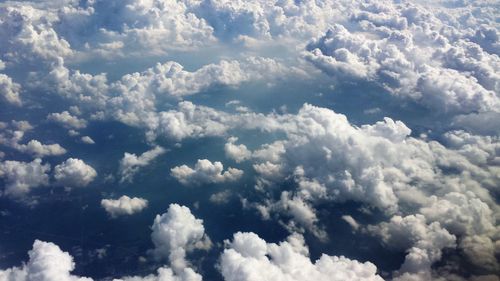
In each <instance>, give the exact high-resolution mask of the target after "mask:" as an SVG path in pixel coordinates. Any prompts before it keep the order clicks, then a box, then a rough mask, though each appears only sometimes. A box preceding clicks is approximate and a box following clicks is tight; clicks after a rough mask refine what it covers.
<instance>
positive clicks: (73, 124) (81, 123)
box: [47, 111, 87, 129]
mask: <svg viewBox="0 0 500 281" xmlns="http://www.w3.org/2000/svg"><path fill="white" fill-rule="evenodd" d="M47 120H49V121H53V122H56V123H58V124H61V125H62V126H64V127H65V128H67V129H83V128H85V127H87V121H85V120H84V119H79V118H78V117H76V116H73V115H71V114H70V113H69V112H68V111H63V112H61V113H51V114H49V115H48V116H47Z"/></svg>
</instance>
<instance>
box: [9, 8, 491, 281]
mask: <svg viewBox="0 0 500 281" xmlns="http://www.w3.org/2000/svg"><path fill="white" fill-rule="evenodd" d="M499 9H500V6H499V4H498V3H497V2H495V1H487V0H485V1H469V0H463V1H447V0H443V1H428V0H420V1H406V0H402V1H385V0H359V1H358V0H356V1H343V0H323V1H316V0H303V1H291V0H270V1H267V0H255V1H230V0H178V1H168V0H155V1H149V0H124V1H122V0H88V1H73V0H60V1H4V2H2V3H0V38H1V40H2V44H0V105H1V107H2V112H1V114H0V115H1V120H0V149H1V151H0V183H1V184H2V187H1V190H0V194H1V195H2V198H1V199H2V200H14V201H16V202H17V201H22V200H19V199H22V198H24V197H26V196H28V195H29V194H30V192H31V191H32V190H33V189H36V188H39V187H46V188H47V189H50V190H51V192H58V191H57V188H59V189H60V188H61V187H65V188H67V189H68V188H74V187H85V186H88V185H90V184H91V183H92V182H94V180H96V178H97V171H96V170H95V169H94V168H93V167H92V166H94V167H96V168H99V169H100V167H103V169H104V170H106V172H105V173H104V172H103V173H102V175H103V183H104V184H109V185H110V186H112V185H113V180H111V179H112V178H113V177H114V175H116V176H117V177H118V178H119V180H118V182H119V183H121V184H122V185H121V187H123V188H128V187H133V185H134V181H133V179H134V176H136V175H137V174H138V173H139V172H141V175H142V173H144V174H146V173H148V176H149V173H150V171H148V169H146V168H145V167H147V166H148V165H151V163H153V161H155V160H156V159H158V158H159V157H160V156H161V155H163V154H165V153H166V152H167V151H173V150H178V151H181V153H180V154H182V151H184V150H183V149H184V147H183V145H184V144H183V142H184V141H187V142H191V141H193V142H194V141H198V142H199V143H197V144H196V145H199V146H200V147H202V148H203V149H207V150H214V151H218V152H219V153H221V154H220V155H217V157H221V158H212V157H214V156H212V155H214V154H212V153H207V154H206V155H190V156H192V157H191V158H185V159H199V160H197V161H196V163H192V165H191V166H190V165H180V164H178V163H179V162H176V164H174V165H172V166H169V167H166V166H165V167H164V165H163V163H165V162H166V161H163V159H162V161H161V165H163V166H162V169H163V171H164V174H163V175H161V176H162V177H166V176H167V177H171V178H173V179H175V180H177V182H178V183H180V184H181V185H183V186H207V188H206V189H205V190H203V191H207V192H208V191H213V193H212V194H211V195H210V196H207V199H208V201H209V202H211V203H213V204H217V206H216V207H221V208H222V207H223V206H225V205H229V204H225V203H228V202H229V199H230V198H233V197H234V198H239V199H240V202H242V205H243V206H242V207H243V211H245V212H252V211H256V214H258V215H260V216H261V218H262V219H263V220H277V221H278V223H279V225H280V226H282V227H283V228H284V229H285V230H287V231H288V232H289V233H290V234H291V236H289V237H288V239H287V240H286V241H283V242H281V243H278V244H276V243H267V242H266V241H265V240H263V239H262V238H260V237H259V236H258V234H255V233H250V232H245V233H243V232H237V233H236V234H234V237H233V239H232V241H226V242H225V247H226V248H225V250H223V252H222V253H221V256H220V259H219V261H218V265H217V268H218V270H219V271H220V273H221V274H222V278H224V279H225V280H227V281H229V280H381V279H382V278H381V277H380V276H379V275H377V274H378V273H380V272H377V267H376V266H375V264H377V262H378V261H377V260H373V261H370V262H364V263H362V262H359V261H356V260H354V259H351V258H349V257H343V256H334V255H327V254H323V255H322V256H321V257H319V258H318V259H317V260H316V261H312V260H311V258H310V255H309V250H308V246H307V245H306V241H305V239H304V237H303V236H302V235H303V234H306V235H305V237H308V239H315V241H316V240H317V241H316V242H318V243H331V242H332V241H333V240H334V239H335V235H336V233H331V232H330V231H329V230H328V229H329V228H328V221H326V220H325V218H327V219H328V220H335V219H338V220H343V221H344V222H345V223H347V224H348V225H350V227H351V229H352V235H353V239H364V237H365V236H369V237H370V239H375V240H377V241H380V242H381V244H382V246H383V247H385V248H387V249H389V250H391V251H394V252H397V253H399V254H404V256H405V258H404V262H402V264H401V265H400V266H399V268H395V269H394V270H392V272H384V274H385V275H383V276H384V277H385V276H387V277H388V278H389V279H393V280H432V279H436V280H441V279H452V280H469V279H470V280H476V279H475V278H477V280H481V278H492V279H493V280H497V279H495V278H496V277H495V275H498V273H499V272H500V262H499V257H500V227H499V226H498V219H499V214H500V206H499V204H498V196H499V194H500V188H499V187H500V129H499V128H500V122H499V120H500V31H499V24H498V11H499ZM299 82H302V83H303V85H304V88H305V89H309V88H311V92H310V93H307V94H310V95H309V96H308V98H307V99H303V97H295V96H293V94H294V93H296V91H295V90H296V89H290V88H287V87H288V85H293V86H295V85H297V84H300V83H299ZM249 85H251V86H252V90H251V91H249V90H248V89H246V90H242V91H241V92H240V91H239V89H242V88H244V87H246V86H249ZM276 85H280V86H279V87H278V86H276ZM311 85H314V87H313V86H311ZM316 86H317V88H315V87H316ZM337 86H340V87H339V88H340V89H347V90H345V93H340V94H338V93H337V92H336V90H337ZM313 88H314V90H313ZM284 89H285V90H284ZM318 89H320V90H318ZM277 91H279V92H283V91H285V92H288V91H289V92H290V94H289V95H288V96H286V99H284V100H280V98H281V97H282V95H276V96H274V95H271V94H269V93H268V92H277ZM300 91H304V90H303V89H300ZM316 91H320V92H316ZM372 91H374V92H377V93H378V94H380V96H377V97H383V98H384V101H383V102H380V103H376V106H377V107H371V104H370V105H369V104H368V103H369V102H367V104H366V108H360V109H359V112H363V114H364V116H361V117H360V116H357V114H358V113H357V112H358V111H357V110H358V109H356V110H351V108H350V106H347V107H349V108H347V109H346V108H342V107H341V105H339V104H342V99H343V97H341V96H340V95H344V97H345V96H349V97H348V98H349V99H352V100H356V101H358V100H359V101H365V100H368V99H370V98H371V96H370V97H369V98H367V97H366V96H364V93H365V92H372ZM235 92H236V93H237V94H241V96H236V97H235V96H232V95H235ZM261 92H266V93H261ZM332 92H333V93H334V94H332ZM285 94H288V93H285ZM230 95H231V97H228V96H230ZM263 95H265V96H263ZM278 96H279V98H278ZM275 97H276V99H275ZM228 100H229V101H228ZM240 100H241V101H240ZM268 101H272V103H270V104H273V106H274V104H276V103H282V106H281V104H280V105H277V107H279V106H281V107H279V110H278V109H269V110H268V109H265V110H263V109H262V108H269V105H268ZM386 101H387V104H386ZM337 102H338V103H337ZM370 102H371V101H370ZM317 104H321V105H322V106H323V107H319V106H316V105H317ZM224 105H226V106H224ZM230 105H236V106H234V107H233V106H230ZM261 106H262V108H261ZM337 106H339V107H340V108H338V109H337V108H336V107H337ZM356 106H357V105H356ZM385 106H387V108H386V107H385ZM352 107H355V106H352ZM250 108H252V109H250ZM395 108H396V109H397V110H395ZM339 112H345V113H346V114H345V115H344V114H340V113H339ZM395 112H397V114H396V113H395ZM359 114H361V113H359ZM385 115H388V117H384V116H385ZM396 115H397V116H396ZM364 117H366V118H364ZM397 119H401V120H402V121H400V120H397ZM16 120H27V121H16ZM359 120H370V121H362V122H360V121H359ZM374 120H375V121H374ZM376 120H379V121H376ZM116 122H120V123H122V124H124V125H126V126H130V127H133V128H134V129H138V130H139V131H140V132H142V133H143V134H144V140H142V142H144V143H147V145H148V146H149V147H151V149H150V150H148V151H145V152H143V153H142V154H135V153H130V152H125V153H124V154H121V153H123V152H124V151H137V150H136V149H134V148H130V149H129V148H124V149H123V150H120V155H119V157H121V156H122V155H123V157H122V158H121V160H120V158H118V159H115V160H114V161H113V162H114V164H109V163H96V162H97V161H99V160H96V158H93V157H95V155H96V154H101V152H102V151H104V150H109V149H110V148H109V147H108V146H107V145H108V140H111V139H112V138H114V137H115V136H114V135H113V134H112V133H110V134H109V135H107V136H105V137H106V138H104V137H102V136H100V135H98V134H99V133H100V132H98V131H93V130H94V126H93V125H94V124H99V125H102V126H103V127H105V126H111V125H113V124H115V125H116ZM366 122H368V123H369V124H364V125H363V124H362V123H366ZM51 130H64V131H65V132H64V136H66V137H67V136H68V135H69V136H70V138H69V139H65V138H64V137H61V136H60V135H59V134H51V133H48V132H50V131H51ZM103 131H105V130H103ZM105 133H108V132H103V134H105ZM118 135H119V134H118ZM90 136H92V138H91V137H90ZM128 136H130V134H129V135H128ZM261 136H262V137H261ZM122 137H123V136H122ZM93 138H95V139H96V140H97V142H96V141H94V139H93ZM123 138H125V137H123ZM207 138H211V139H212V138H213V139H217V141H214V142H213V143H210V144H205V140H206V139H207ZM119 141H121V140H119ZM58 143H61V144H62V145H63V146H64V147H63V146H62V145H60V144H58ZM73 143H76V144H77V145H79V146H80V147H78V148H76V147H75V146H73V145H74V144H73ZM123 143H126V142H125V141H124V142H123ZM207 143H209V142H207ZM214 143H216V144H214ZM91 144H92V145H91ZM101 145H103V146H102V147H101ZM190 145H192V143H190V144H189V145H188V147H190ZM214 146H217V147H216V148H214ZM104 147H105V148H104ZM103 148H104V149H103ZM80 149H81V150H82V151H79V150H80ZM86 149H88V150H86ZM87 151H89V152H90V151H92V153H88V154H87V153H86V152H87ZM178 151H176V152H178ZM193 151H196V152H199V150H193ZM210 152H212V151H210ZM173 154H175V153H173ZM63 155H64V156H65V158H64V159H67V160H65V161H63V160H64V159H61V158H60V157H62V156H63ZM103 155H104V154H103ZM106 155H108V154H106ZM109 155H111V154H109ZM175 155H179V154H175ZM224 156H225V158H224ZM86 157H89V159H87V158H86ZM103 157H104V156H103ZM202 157H207V158H210V159H223V161H222V160H221V161H222V162H224V163H226V160H227V161H229V163H232V164H230V165H231V166H235V167H237V168H234V167H227V168H226V169H224V165H223V164H222V162H219V161H214V162H212V161H210V160H208V159H200V158H202ZM79 158H83V160H82V159H79ZM183 159H184V158H183ZM105 160H108V159H105ZM94 161H96V162H94ZM182 161H183V162H180V163H186V162H189V161H193V160H182ZM86 162H87V163H91V164H92V166H90V165H88V164H87V163H86ZM94 164H95V165H94ZM110 165H111V166H113V167H114V168H113V169H111V170H110V169H109V166H110ZM175 165H179V166H175ZM115 166H116V167H115ZM51 167H53V168H51ZM99 174H100V175H101V172H100V171H99ZM243 175H245V177H243ZM247 175H248V176H247ZM155 176H157V175H155ZM123 183H127V184H123ZM224 184H231V185H235V186H238V187H240V186H241V188H234V189H231V191H229V190H222V191H221V190H215V189H210V188H212V187H213V188H216V186H217V185H224ZM52 187H57V188H56V189H52ZM243 187H248V188H245V189H244V192H243V191H242V190H243ZM251 187H253V189H252V188H251ZM40 191H42V189H40ZM92 192H93V191H92ZM40 193H42V192H40ZM112 194H113V195H110V196H109V197H108V199H102V200H101V201H100V204H101V207H102V208H103V209H104V210H105V211H106V212H107V214H108V215H109V216H110V217H111V218H116V217H118V216H124V218H123V219H127V218H128V219H130V218H129V217H128V215H132V214H135V213H138V212H140V211H142V210H144V209H145V208H146V207H148V208H152V206H151V205H152V204H151V202H152V201H151V200H150V201H148V199H150V198H140V197H147V196H143V195H140V197H133V198H131V197H128V196H126V195H123V196H121V197H119V198H118V199H110V197H114V198H116V197H115V195H114V194H115V193H112ZM41 196H44V195H41ZM89 197H92V196H89ZM191 199H193V201H195V200H196V201H195V203H194V206H196V207H197V208H198V207H199V204H200V203H199V202H198V201H197V200H198V198H194V197H193V198H191ZM203 199H204V198H203ZM68 200H70V199H68ZM162 200H163V198H162ZM168 200H170V199H168V198H167V201H165V202H166V203H167V204H168V203H169V202H168ZM352 202H354V203H355V205H356V206H359V208H358V209H356V210H351V209H344V210H342V214H341V215H339V216H338V217H337V218H336V217H335V216H336V215H335V214H337V213H334V212H333V211H332V210H331V208H333V207H332V206H341V204H339V203H352ZM89 204H90V203H89ZM94 204H97V205H99V202H98V201H97V202H94ZM202 204H203V203H202ZM32 207H33V208H36V206H33V205H32ZM1 211H2V216H3V215H4V214H8V212H7V211H5V212H4V211H3V210H1ZM102 213H104V212H102ZM144 213H146V212H144ZM200 216H201V217H202V216H203V214H200ZM366 217H370V219H368V220H367V219H366ZM221 219H223V218H221ZM109 221H110V222H111V221H112V222H117V221H120V220H109ZM151 229H152V235H151V238H152V243H153V245H154V248H153V249H151V250H150V251H149V254H150V256H149V257H153V258H155V259H156V262H165V261H167V262H168V264H166V265H163V266H161V267H159V268H158V269H157V271H156V273H152V274H150V275H146V276H129V277H123V278H122V279H115V280H117V281H118V280H120V281H144V280H149V281H155V280H158V281H159V280H177V281H181V280H183V281H188V280H191V281H195V280H196V281H200V280H201V279H202V276H201V274H199V273H197V272H201V271H200V270H199V268H197V266H196V265H197V263H191V262H190V261H189V259H188V257H187V256H188V254H189V253H191V252H192V251H194V250H200V249H202V250H208V249H209V248H211V246H212V242H211V241H210V239H209V238H208V234H207V233H210V231H211V230H210V229H206V228H205V226H204V225H203V220H201V219H198V218H196V217H195V216H194V215H193V214H192V213H191V210H190V209H189V208H187V207H185V206H181V205H178V204H171V205H170V206H169V208H168V211H167V212H166V213H164V214H162V215H158V216H157V217H156V218H155V220H154V222H153V225H152V227H151ZM254 232H256V233H259V229H255V230H254ZM230 234H231V233H230ZM230 234H229V235H230ZM210 236H211V237H214V236H212V235H210ZM309 237H310V238H309ZM266 239H267V238H266ZM217 243H222V241H217ZM0 246H1V245H0ZM330 254H331V253H330ZM333 254H335V255H336V253H333ZM195 264H196V265H195ZM74 268H75V264H74V263H73V259H72V257H71V256H70V255H69V254H68V253H66V252H63V251H62V250H61V249H60V248H59V247H58V246H56V245H55V244H52V243H47V242H41V241H39V240H36V241H35V243H34V244H33V249H32V250H31V251H30V252H29V260H28V262H27V263H26V264H23V265H22V266H20V267H13V268H10V269H6V270H3V271H0V280H15V281H24V280H26V281H28V280H30V281H31V280H36V281H39V280H42V281H44V280H61V281H67V280H68V281H69V280H81V281H83V280H91V279H89V278H84V277H78V276H75V275H71V272H72V271H73V270H74ZM155 268H156V267H155ZM492 276H493V277H492ZM440 278H441V279H440Z"/></svg>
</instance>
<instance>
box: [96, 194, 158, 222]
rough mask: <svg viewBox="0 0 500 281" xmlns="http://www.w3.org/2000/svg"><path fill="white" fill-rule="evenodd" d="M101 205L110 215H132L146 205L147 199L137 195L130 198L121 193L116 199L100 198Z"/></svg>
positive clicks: (114, 216) (113, 216)
mask: <svg viewBox="0 0 500 281" xmlns="http://www.w3.org/2000/svg"><path fill="white" fill-rule="evenodd" d="M101 206H102V207H103V208H104V210H106V212H107V213H108V214H109V215H110V216H111V217H112V218H116V217H118V216H123V215H132V214H135V213H138V212H140V211H142V210H143V209H144V208H146V207H147V206H148V200H146V199H143V198H138V197H133V198H130V197H128V196H127V195H123V196H121V197H120V198H118V199H116V200H115V199H102V200H101Z"/></svg>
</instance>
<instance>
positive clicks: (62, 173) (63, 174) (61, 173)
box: [54, 158, 97, 187]
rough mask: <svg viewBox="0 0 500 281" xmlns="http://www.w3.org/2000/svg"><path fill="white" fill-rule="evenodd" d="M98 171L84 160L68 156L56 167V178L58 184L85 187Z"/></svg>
mask: <svg viewBox="0 0 500 281" xmlns="http://www.w3.org/2000/svg"><path fill="white" fill-rule="evenodd" d="M96 176H97V172H96V171H95V170H94V168H92V167H91V166H89V165H87V164H86V163H85V162H83V160H80V159H76V158H68V159H67V160H66V161H64V162H62V163H61V164H59V165H57V166H55V167H54V178H55V180H56V182H57V184H59V185H62V186H65V187H84V186H87V185H88V184H89V183H91V182H92V181H93V180H94V178H95V177H96Z"/></svg>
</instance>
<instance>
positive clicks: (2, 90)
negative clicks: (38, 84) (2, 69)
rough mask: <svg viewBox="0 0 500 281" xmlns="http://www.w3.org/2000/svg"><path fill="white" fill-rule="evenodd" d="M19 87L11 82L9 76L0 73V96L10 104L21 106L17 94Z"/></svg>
mask: <svg viewBox="0 0 500 281" xmlns="http://www.w3.org/2000/svg"><path fill="white" fill-rule="evenodd" d="M20 91H21V85H19V84H17V83H15V82H14V81H12V78H10V77H9V76H7V75H5V74H2V73H0V96H1V97H2V98H3V99H4V100H5V101H7V102H8V103H10V104H14V105H21V104H22V103H21V97H20V95H19V92H20Z"/></svg>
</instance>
